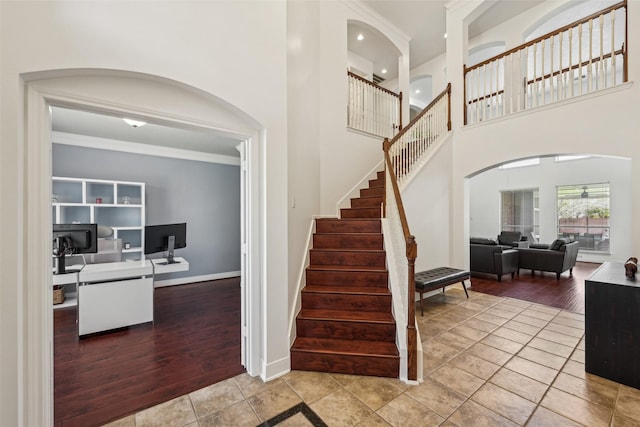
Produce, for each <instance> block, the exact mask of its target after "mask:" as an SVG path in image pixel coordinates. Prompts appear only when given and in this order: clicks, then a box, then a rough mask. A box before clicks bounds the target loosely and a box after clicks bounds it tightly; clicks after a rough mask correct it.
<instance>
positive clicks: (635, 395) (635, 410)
mask: <svg viewBox="0 0 640 427" xmlns="http://www.w3.org/2000/svg"><path fill="white" fill-rule="evenodd" d="M616 413H618V414H620V415H622V416H625V417H627V418H630V419H632V420H634V421H635V422H637V423H638V424H640V390H638V389H635V388H631V387H627V386H626V385H620V389H619V391H618V401H617V402H616Z"/></svg>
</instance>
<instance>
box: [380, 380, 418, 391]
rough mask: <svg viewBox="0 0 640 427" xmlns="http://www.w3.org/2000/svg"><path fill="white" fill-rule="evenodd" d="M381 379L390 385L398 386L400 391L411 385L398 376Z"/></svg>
mask: <svg viewBox="0 0 640 427" xmlns="http://www.w3.org/2000/svg"><path fill="white" fill-rule="evenodd" d="M382 379H383V380H385V381H386V382H388V383H389V384H391V385H392V386H394V387H396V388H399V389H400V390H402V391H407V389H409V388H410V387H413V386H412V385H410V384H407V383H405V382H403V381H400V379H399V378H382Z"/></svg>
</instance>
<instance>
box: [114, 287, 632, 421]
mask: <svg viewBox="0 0 640 427" xmlns="http://www.w3.org/2000/svg"><path fill="white" fill-rule="evenodd" d="M469 297H470V298H469V299H468V300H467V299H466V298H465V296H464V292H463V291H462V290H457V289H448V290H447V292H446V293H445V294H439V295H436V296H433V297H431V298H429V299H428V300H425V315H424V317H420V314H419V311H418V314H417V316H416V318H417V319H418V322H419V328H420V333H421V338H422V340H423V347H424V367H423V368H424V382H423V383H421V384H420V385H414V386H409V385H406V384H404V383H402V382H400V381H399V380H396V379H388V378H376V377H359V376H352V375H336V374H324V373H317V372H304V371H293V372H291V373H289V374H287V375H285V376H283V377H281V378H278V379H276V380H273V381H271V382H269V383H266V384H265V383H263V382H262V381H261V380H260V379H257V378H252V377H250V376H249V375H247V374H242V375H239V376H237V377H234V378H231V379H228V380H226V381H223V382H220V383H217V384H214V385H212V386H209V387H206V388H204V389H201V390H197V391H195V392H193V393H190V394H189V395H185V396H182V397H179V398H176V399H174V400H171V401H169V402H165V403H163V404H160V405H158V406H155V407H153V408H149V409H147V410H144V411H141V412H139V413H137V414H135V415H131V416H129V417H127V418H124V419H121V420H119V421H117V422H114V423H111V424H109V427H116V426H117V427H120V426H131V427H143V426H145V427H147V426H163V427H165V426H189V427H198V426H200V427H205V426H234V427H238V426H251V427H253V426H257V425H259V424H261V423H263V422H264V421H266V420H269V419H271V418H272V417H274V416H275V415H277V414H279V413H281V412H283V411H285V410H287V409H289V408H291V407H293V406H295V405H297V404H299V403H301V402H305V403H306V404H307V405H308V406H309V407H310V408H311V409H312V410H313V411H314V412H315V413H316V414H317V415H318V416H319V417H320V418H321V419H322V420H323V421H324V423H326V424H327V425H328V426H402V427H410V426H432V425H433V426H436V425H443V426H453V425H458V426H517V425H527V426H578V425H585V426H640V390H637V389H634V388H631V387H627V386H624V385H621V384H618V383H615V382H612V381H609V380H606V379H603V378H600V377H597V376H594V375H591V374H587V373H585V371H584V316H583V315H581V314H576V313H571V312H567V311H562V310H558V309H555V308H551V307H547V306H543V305H539V304H532V303H528V302H525V301H520V300H516V299H510V298H502V297H494V296H491V295H486V294H480V293H477V292H472V291H470V292H469ZM311 425H312V424H311V423H310V422H309V421H308V420H307V418H306V417H305V416H304V415H303V414H302V413H297V414H296V415H294V416H293V417H291V418H288V419H286V420H285V421H283V422H281V423H280V424H278V426H311Z"/></svg>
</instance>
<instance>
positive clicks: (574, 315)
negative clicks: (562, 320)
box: [558, 310, 584, 321]
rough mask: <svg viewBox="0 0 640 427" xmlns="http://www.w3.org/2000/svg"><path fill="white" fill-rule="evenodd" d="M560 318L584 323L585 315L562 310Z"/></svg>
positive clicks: (559, 314)
mask: <svg viewBox="0 0 640 427" xmlns="http://www.w3.org/2000/svg"><path fill="white" fill-rule="evenodd" d="M558 317H566V318H568V319H574V320H582V321H584V313H574V312H573V311H566V310H562V311H561V312H560V313H558Z"/></svg>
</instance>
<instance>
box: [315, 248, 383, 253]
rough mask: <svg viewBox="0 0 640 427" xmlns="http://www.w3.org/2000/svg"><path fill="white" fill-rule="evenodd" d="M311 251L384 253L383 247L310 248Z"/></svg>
mask: <svg viewBox="0 0 640 427" xmlns="http://www.w3.org/2000/svg"><path fill="white" fill-rule="evenodd" d="M311 250H312V251H313V252H332V253H334V252H357V253H363V254H379V253H385V250H384V249H357V248H356V249H354V248H344V249H343V248H311Z"/></svg>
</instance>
